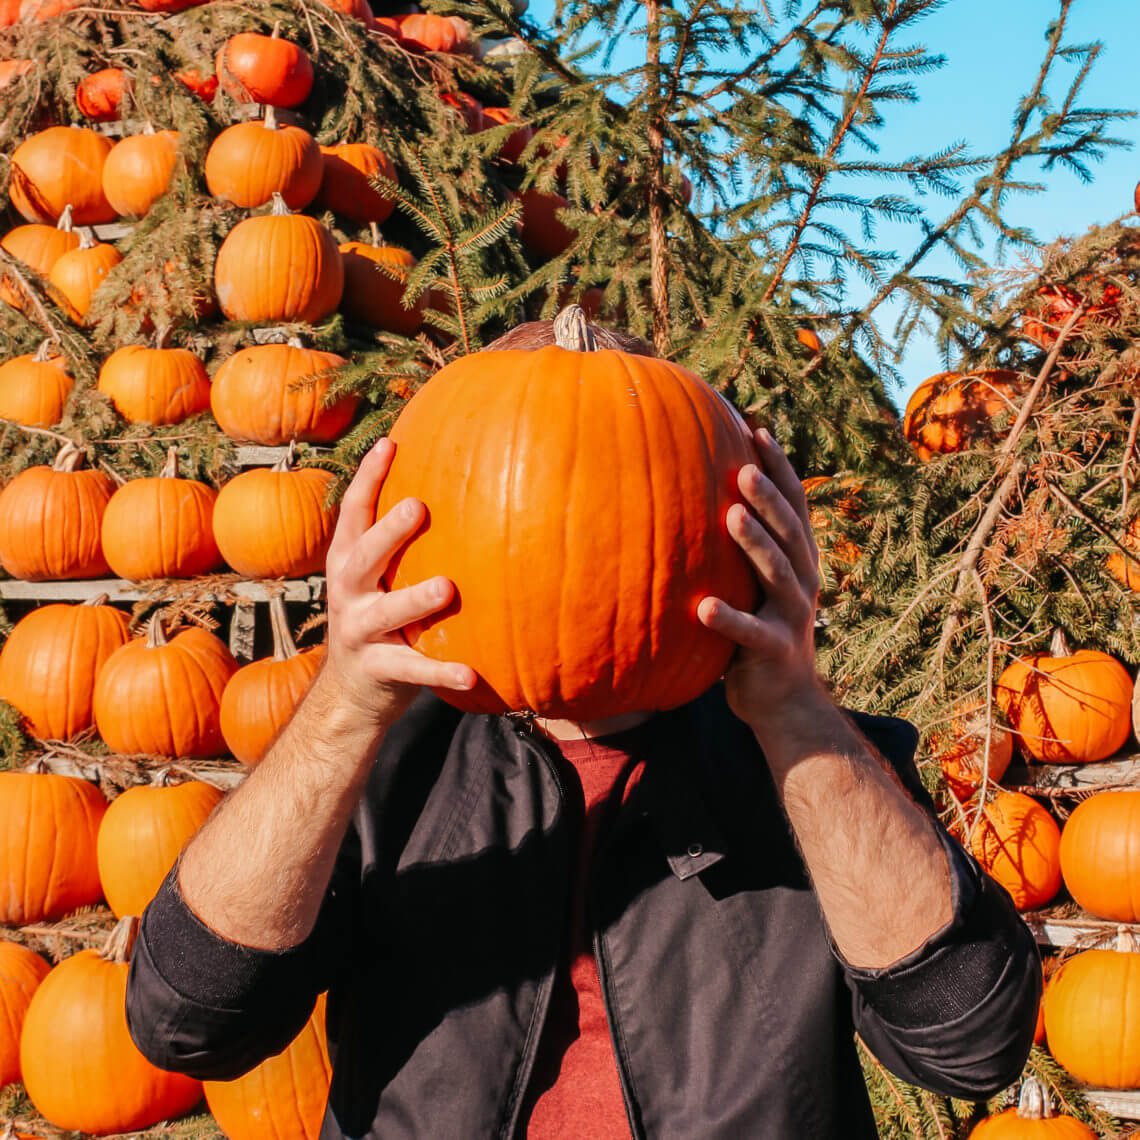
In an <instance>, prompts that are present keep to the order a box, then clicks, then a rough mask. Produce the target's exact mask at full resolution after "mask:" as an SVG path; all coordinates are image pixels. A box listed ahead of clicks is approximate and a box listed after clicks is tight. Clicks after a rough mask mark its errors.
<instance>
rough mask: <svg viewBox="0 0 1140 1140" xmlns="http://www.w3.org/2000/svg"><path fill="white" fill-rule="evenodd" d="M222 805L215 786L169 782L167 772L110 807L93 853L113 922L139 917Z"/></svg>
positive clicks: (115, 801) (196, 781) (133, 790)
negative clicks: (189, 845) (126, 917)
mask: <svg viewBox="0 0 1140 1140" xmlns="http://www.w3.org/2000/svg"><path fill="white" fill-rule="evenodd" d="M221 802H222V793H221V792H220V791H218V789H217V788H213V787H211V786H210V785H209V784H203V783H202V782H201V781H200V780H190V781H188V782H187V783H183V784H175V783H171V782H170V773H169V770H166V771H160V772H157V773H156V774H155V776H154V778H153V779H152V781H151V782H150V783H149V784H145V785H141V786H138V787H134V788H128V789H127V790H126V791H125V792H123V794H122V795H121V796H118V797H117V798H116V799H115V800H114V801H113V802H112V803H111V806H110V807H109V808H108V809H107V814H106V815H105V816H103V822H102V823H101V824H100V825H99V838H98V845H97V848H96V851H97V856H98V862H99V881H100V882H101V883H102V884H103V895H104V897H105V898H106V900H107V905H108V906H109V907H110V908H111V910H112V911H114V913H115V917H116V918H122V917H124V916H125V915H128V914H134V915H141V914H142V912H143V910H144V909H145V908H146V906H147V904H148V903H149V902H150V901H151V899H153V898H154V896H155V895H156V894H157V893H158V888H159V887H160V886H162V881H163V879H165V878H166V876H167V874H168V873H169V872H170V868H171V867H173V866H174V861H175V860H176V859H177V858H178V856H179V854H181V852H182V848H183V847H185V846H186V844H187V843H189V842H190V840H191V839H192V838H193V836H194V835H195V834H196V832H197V831H198V829H199V828H200V827H201V826H202V824H204V823H205V822H206V820H207V819H208V818H209V816H210V813H211V812H212V811H213V810H214V808H216V807H217V806H218V804H219V803H221Z"/></svg>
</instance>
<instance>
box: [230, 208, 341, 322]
mask: <svg viewBox="0 0 1140 1140" xmlns="http://www.w3.org/2000/svg"><path fill="white" fill-rule="evenodd" d="M267 265H272V266H273V267H274V272H273V273H266V272H265V266H267ZM214 291H215V292H216V293H217V295H218V303H219V304H220V305H221V307H222V312H223V313H225V315H226V316H227V317H229V319H230V320H231V321H267V322H272V321H281V322H286V321H306V322H308V323H309V324H315V323H316V322H317V321H320V320H322V319H323V318H324V317H327V316H328V315H329V314H330V313H332V312H334V311H335V309H336V307H337V305H339V304H340V298H341V293H342V292H343V291H344V265H343V263H342V261H341V257H340V250H339V249H338V248H337V244H336V239H335V238H334V237H333V236H332V234H330V233H329V231H328V230H326V229H325V227H324V226H322V225H321V223H320V222H318V221H317V220H316V218H309V217H306V216H305V215H304V214H290V213H289V210H288V207H287V206H286V205H285V200H284V199H283V198H282V197H281V195H280V194H274V196H273V212H272V213H271V214H266V215H264V216H262V217H257V218H246V219H245V221H243V222H239V223H238V224H237V225H236V226H234V228H233V229H232V230H231V231H230V233H229V234H228V235H227V237H226V240H225V241H224V242H222V248H221V249H220V250H219V251H218V260H217V261H216V262H215V264H214Z"/></svg>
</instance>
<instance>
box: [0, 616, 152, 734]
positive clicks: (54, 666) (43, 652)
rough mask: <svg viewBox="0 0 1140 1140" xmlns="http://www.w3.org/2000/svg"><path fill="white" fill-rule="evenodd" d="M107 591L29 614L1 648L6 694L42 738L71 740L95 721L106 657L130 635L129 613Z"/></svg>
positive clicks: (0, 677)
mask: <svg viewBox="0 0 1140 1140" xmlns="http://www.w3.org/2000/svg"><path fill="white" fill-rule="evenodd" d="M106 600H107V595H106V594H102V595H100V596H99V597H97V598H93V599H92V600H91V601H88V602H84V603H83V604H82V605H65V604H63V603H56V604H52V605H47V606H41V607H40V608H39V609H35V610H32V611H31V613H28V614H25V615H24V617H22V618H21V619H20V620H19V621H18V622H17V623H16V625H15V626H14V627H13V629H12V632H11V633H10V634H9V635H8V639H7V640H6V641H5V642H4V645H3V647H2V648H0V700H4V701H7V702H8V703H9V704H11V705H13V706H14V707H15V708H17V709H18V710H19V711H20V712H21V713H22V714H23V715H24V716H25V717H26V718H27V720H28V724H29V727H30V728H31V731H32V733H33V734H34V735H35V736H38V737H39V738H40V739H41V740H70V739H71V738H72V737H73V736H77V735H78V734H79V733H81V732H85V731H86V730H87V729H89V728H90V727H91V726H92V725H93V724H94V723H95V721H94V718H93V716H92V712H91V701H92V697H93V695H94V692H95V677H96V675H97V674H98V672H99V670H100V669H101V668H102V666H103V662H104V661H106V660H107V658H108V657H110V656H111V654H112V653H114V652H115V650H116V649H118V648H119V647H120V646H121V645H126V643H127V642H128V641H129V640H130V637H131V635H130V628H129V627H130V623H129V622H128V620H127V615H126V614H124V613H123V612H122V611H121V610H117V609H115V608H114V606H108V605H104V604H103V603H104V602H105V601H106Z"/></svg>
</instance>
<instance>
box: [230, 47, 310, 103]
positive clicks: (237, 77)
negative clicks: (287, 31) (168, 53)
mask: <svg viewBox="0 0 1140 1140" xmlns="http://www.w3.org/2000/svg"><path fill="white" fill-rule="evenodd" d="M216 62H217V72H218V82H219V83H220V84H221V87H222V90H223V91H224V92H225V93H226V94H227V95H229V96H230V98H231V99H236V100H237V101H238V102H239V103H269V104H271V105H272V106H274V107H296V106H299V105H300V104H301V103H303V102H304V101H305V100H306V99H307V98H308V97H309V92H310V91H312V89H313V63H312V60H310V59H309V53H308V52H306V51H305V49H304V48H301V47H298V46H297V45H296V44H294V43H290V42H289V41H288V40H283V39H280V38H279V37H278V36H277V35H276V33H274V34H273V35H271V36H263V35H259V34H258V33H256V32H240V33H239V34H238V35H236V36H231V37H230V38H229V39H228V40H226V42H225V43H224V44H223V45H222V47H221V48H220V49H219V51H218V55H217V61H216Z"/></svg>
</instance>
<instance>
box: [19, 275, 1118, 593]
mask: <svg viewBox="0 0 1140 1140" xmlns="http://www.w3.org/2000/svg"><path fill="white" fill-rule="evenodd" d="M3 288H4V287H3V284H0V296H3ZM1120 545H1121V546H1123V547H1124V550H1126V551H1128V553H1129V554H1131V555H1133V556H1134V557H1131V558H1129V557H1128V555H1126V554H1125V553H1124V551H1122V550H1113V551H1112V552H1111V553H1110V554H1109V556H1108V558H1107V560H1106V562H1105V569H1106V570H1107V571H1108V572H1109V573H1110V574H1111V575H1112V576H1113V577H1114V578H1115V579H1116V580H1117V581H1118V582H1119V583H1120V584H1121V585H1122V586H1127V587H1128V589H1130V590H1132V591H1133V593H1140V517H1137V518H1134V519H1133V520H1132V521H1131V522H1130V523H1129V524H1128V528H1127V529H1126V530H1125V532H1124V534H1123V535H1121V537H1120Z"/></svg>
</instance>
